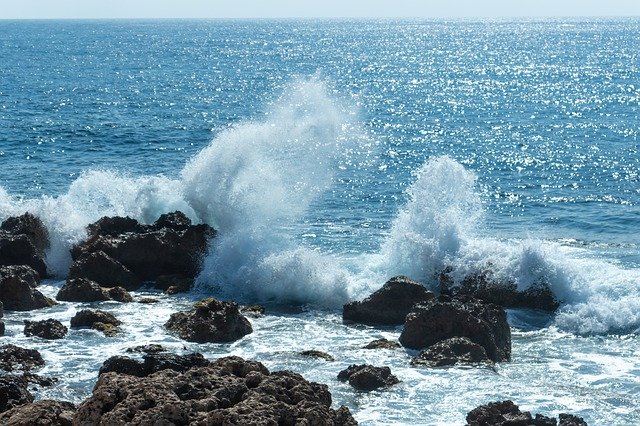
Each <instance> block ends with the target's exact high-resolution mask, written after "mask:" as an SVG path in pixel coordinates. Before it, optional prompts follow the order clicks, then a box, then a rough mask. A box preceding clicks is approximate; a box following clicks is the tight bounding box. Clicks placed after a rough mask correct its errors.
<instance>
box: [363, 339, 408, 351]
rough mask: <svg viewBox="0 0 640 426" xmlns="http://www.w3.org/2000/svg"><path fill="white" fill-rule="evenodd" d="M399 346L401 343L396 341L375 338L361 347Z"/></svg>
mask: <svg viewBox="0 0 640 426" xmlns="http://www.w3.org/2000/svg"><path fill="white" fill-rule="evenodd" d="M400 347H401V345H400V343H398V342H394V341H391V340H387V339H377V340H373V341H371V342H369V343H367V345H366V346H365V347H364V348H363V349H398V348H400Z"/></svg>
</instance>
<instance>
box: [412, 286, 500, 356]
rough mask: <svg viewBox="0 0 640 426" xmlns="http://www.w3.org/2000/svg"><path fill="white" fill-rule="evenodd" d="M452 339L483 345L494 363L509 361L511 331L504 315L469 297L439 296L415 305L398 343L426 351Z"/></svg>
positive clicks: (495, 307)
mask: <svg viewBox="0 0 640 426" xmlns="http://www.w3.org/2000/svg"><path fill="white" fill-rule="evenodd" d="M452 337H466V338H468V339H469V340H471V341H472V342H473V343H477V344H478V345H480V346H482V347H483V348H484V350H485V351H486V353H487V357H488V358H489V359H490V360H491V361H494V362H500V361H508V360H509V359H510V358H511V330H510V328H509V323H508V322H507V314H506V312H505V311H504V309H502V308H501V307H500V306H498V305H493V304H488V303H483V302H482V301H480V300H477V299H472V298H460V299H450V298H448V297H446V296H441V297H440V298H439V299H434V300H431V301H429V302H426V303H422V304H418V305H416V306H415V307H414V308H413V310H412V311H411V313H409V315H407V319H406V321H405V324H404V329H403V330H402V333H401V334H400V339H399V340H400V343H401V344H402V345H403V346H405V347H407V348H411V349H425V348H428V347H429V346H431V345H433V344H435V343H438V342H440V341H441V340H446V339H449V338H452Z"/></svg>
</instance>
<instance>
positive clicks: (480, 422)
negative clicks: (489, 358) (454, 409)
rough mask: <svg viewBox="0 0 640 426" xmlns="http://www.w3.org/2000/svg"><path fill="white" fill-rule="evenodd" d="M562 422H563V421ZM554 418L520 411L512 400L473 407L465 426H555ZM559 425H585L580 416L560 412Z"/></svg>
mask: <svg viewBox="0 0 640 426" xmlns="http://www.w3.org/2000/svg"><path fill="white" fill-rule="evenodd" d="M563 422H564V423H563ZM557 424H558V422H557V421H556V419H554V418H551V417H546V416H543V415H541V414H536V416H535V417H532V416H531V413H530V412H528V411H520V408H519V407H518V406H517V405H516V404H514V403H513V401H510V400H507V401H500V402H490V403H488V404H485V405H481V406H479V407H477V408H474V409H473V410H471V411H470V412H469V413H468V414H467V426H516V425H522V426H555V425H557ZM560 426H587V424H586V423H585V422H584V420H583V419H582V418H580V417H576V416H573V415H571V414H560Z"/></svg>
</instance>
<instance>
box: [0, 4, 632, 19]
mask: <svg viewBox="0 0 640 426" xmlns="http://www.w3.org/2000/svg"><path fill="white" fill-rule="evenodd" d="M550 16H559V17H566V16H640V0H522V1H521V0H485V1H483V0H437V1H424V0H423V1H420V0H319V1H308V0H263V1H260V0H231V1H214V0H210V1H206V0H175V1H174V0H172V1H169V0H0V19H3V18H4V19H7V18H9V19H16V18H18V19H21V18H37V19H43V18H45V19H46V18H51V19H56V18H297V17H305V18H309V17H361V18H367V17H415V18H419V17H426V18H441V17H465V18H473V17H476V18H486V17H550Z"/></svg>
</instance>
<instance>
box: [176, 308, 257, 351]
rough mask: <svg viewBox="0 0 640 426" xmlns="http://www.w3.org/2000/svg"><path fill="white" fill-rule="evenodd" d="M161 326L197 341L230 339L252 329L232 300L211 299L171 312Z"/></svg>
mask: <svg viewBox="0 0 640 426" xmlns="http://www.w3.org/2000/svg"><path fill="white" fill-rule="evenodd" d="M165 327H166V328H167V329H168V330H169V331H171V332H173V333H175V334H176V335H177V336H179V337H180V338H181V339H184V340H187V341H190V342H197V343H205V342H232V341H234V340H238V339H240V338H242V337H243V336H245V335H247V334H249V333H252V332H253V329H252V327H251V323H250V322H249V321H248V320H247V319H246V318H245V317H244V316H243V315H242V314H241V313H240V310H239V309H238V305H237V304H236V303H235V302H222V301H219V300H216V299H213V298H208V299H204V300H201V301H199V302H197V303H196V304H194V305H193V309H191V310H190V311H186V312H177V313H175V314H172V315H171V317H170V318H169V321H167V322H166V323H165Z"/></svg>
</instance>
